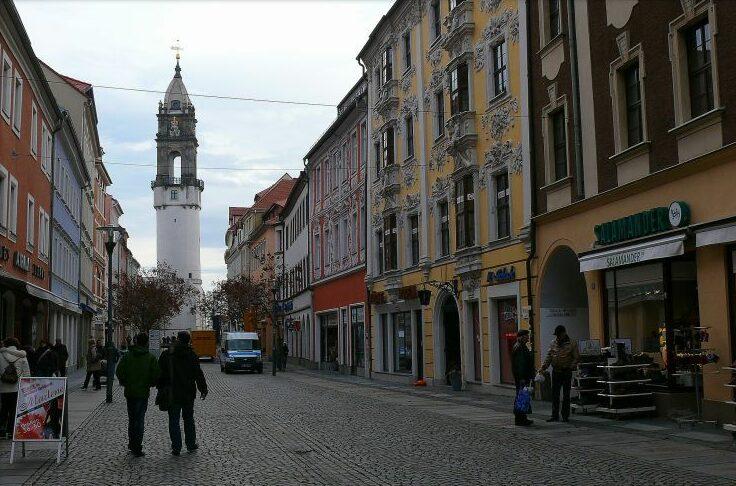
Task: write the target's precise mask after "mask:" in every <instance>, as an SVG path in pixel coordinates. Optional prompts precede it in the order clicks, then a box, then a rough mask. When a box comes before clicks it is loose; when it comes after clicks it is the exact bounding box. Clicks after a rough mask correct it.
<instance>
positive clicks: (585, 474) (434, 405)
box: [26, 364, 736, 486]
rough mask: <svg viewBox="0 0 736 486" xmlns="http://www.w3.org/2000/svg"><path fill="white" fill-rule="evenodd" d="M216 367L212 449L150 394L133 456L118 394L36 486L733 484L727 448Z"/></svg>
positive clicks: (406, 393) (304, 375)
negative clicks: (170, 426) (178, 433)
mask: <svg viewBox="0 0 736 486" xmlns="http://www.w3.org/2000/svg"><path fill="white" fill-rule="evenodd" d="M203 366H204V368H205V372H206V374H207V378H208V381H209V386H210V394H209V396H208V398H207V400H205V401H204V402H202V401H198V402H197V404H196V419H197V432H198V440H199V444H200V449H199V451H197V452H196V453H193V454H187V453H183V454H182V455H181V456H180V457H174V456H172V455H171V454H170V453H169V440H168V433H167V428H166V417H165V415H164V413H162V412H160V411H158V409H157V408H155V406H154V405H153V400H151V403H150V405H149V411H148V415H147V428H146V436H145V439H144V449H145V452H146V457H144V458H141V459H136V458H134V457H133V456H132V455H131V454H129V453H127V451H126V443H127V440H126V426H127V422H126V416H125V404H124V400H123V398H122V396H121V395H120V394H118V396H117V398H116V401H115V403H114V404H113V405H112V406H109V407H108V406H106V405H104V404H103V405H102V406H100V408H98V409H97V411H96V412H94V413H92V415H91V416H90V417H89V419H88V421H87V422H86V423H85V424H84V425H82V426H81V427H80V428H79V429H78V431H77V433H76V434H75V435H74V437H73V439H72V442H71V446H70V452H69V458H68V459H66V460H64V461H63V462H62V463H61V464H60V465H59V466H56V465H51V464H50V463H49V466H47V467H44V468H41V469H40V470H39V471H38V472H37V473H36V474H35V475H34V476H33V477H32V478H30V480H29V481H28V482H27V483H26V484H39V485H51V484H60V485H61V484H64V485H70V484H74V485H79V486H81V485H94V486H102V485H113V484H114V485H118V484H157V485H161V486H163V485H179V484H195V485H204V484H217V485H218V486H219V485H229V484H233V485H240V484H421V485H427V484H586V485H587V484H596V483H598V484H670V485H673V484H709V485H717V484H733V477H732V476H729V474H733V472H734V470H733V464H734V462H736V461H734V458H735V457H736V454H734V453H733V450H732V449H731V450H728V448H727V447H723V448H720V449H719V448H712V447H705V446H700V445H697V444H690V443H680V442H677V441H671V440H662V439H657V438H652V437H650V436H647V435H646V434H636V433H627V432H619V431H614V430H608V429H602V428H595V427H594V426H588V425H584V424H582V423H580V422H576V423H572V424H555V425H548V424H546V423H539V422H540V420H537V423H536V425H535V426H534V427H532V428H529V429H519V428H515V427H514V426H512V425H510V424H511V423H512V421H513V420H512V417H511V415H510V414H509V413H508V412H506V411H501V408H499V407H494V406H493V405H492V404H491V402H490V401H485V402H479V401H477V400H474V399H469V398H464V400H463V401H458V402H451V401H449V399H448V398H447V397H450V395H449V394H442V393H434V392H432V391H431V390H420V391H412V390H408V389H403V390H402V389H398V387H392V386H383V385H380V384H375V383H371V382H361V383H353V382H350V381H349V380H344V379H333V378H331V377H325V376H321V375H318V374H316V373H313V372H306V371H290V372H288V373H286V374H279V375H278V376H277V377H276V378H275V379H274V378H273V377H272V376H271V375H270V374H268V373H267V372H264V374H263V375H225V374H221V373H220V372H219V369H218V366H217V365H210V364H207V365H203ZM394 388H397V389H394ZM719 462H720V463H721V464H718V465H713V464H714V463H719ZM709 474H719V476H712V475H709ZM729 477H731V479H728V478H729Z"/></svg>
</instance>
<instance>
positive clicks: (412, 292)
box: [399, 285, 417, 300]
mask: <svg viewBox="0 0 736 486" xmlns="http://www.w3.org/2000/svg"><path fill="white" fill-rule="evenodd" d="M416 298H417V286H416V285H408V286H406V287H401V288H400V289H399V299H403V300H412V299H416Z"/></svg>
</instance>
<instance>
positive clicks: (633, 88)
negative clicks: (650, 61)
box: [623, 62, 644, 147]
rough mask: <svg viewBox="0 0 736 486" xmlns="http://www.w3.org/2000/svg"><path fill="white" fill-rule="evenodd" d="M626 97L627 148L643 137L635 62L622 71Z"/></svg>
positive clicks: (636, 64)
mask: <svg viewBox="0 0 736 486" xmlns="http://www.w3.org/2000/svg"><path fill="white" fill-rule="evenodd" d="M623 81H624V91H625V96H626V132H627V137H628V138H627V140H628V146H629V147H631V146H632V145H636V144H637V143H639V142H641V141H642V139H643V137H644V132H643V129H642V128H643V127H642V120H641V84H640V82H639V63H638V62H636V63H634V64H632V65H631V66H630V67H628V68H626V69H625V70H624V71H623Z"/></svg>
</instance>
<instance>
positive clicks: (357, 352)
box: [350, 306, 365, 367]
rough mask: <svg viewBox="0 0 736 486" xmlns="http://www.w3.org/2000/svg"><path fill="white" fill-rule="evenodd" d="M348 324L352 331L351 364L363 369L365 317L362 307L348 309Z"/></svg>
mask: <svg viewBox="0 0 736 486" xmlns="http://www.w3.org/2000/svg"><path fill="white" fill-rule="evenodd" d="M350 323H351V328H352V330H353V336H352V341H353V364H354V365H355V366H359V367H363V366H364V363H365V346H364V341H365V317H364V310H363V306H355V307H351V308H350Z"/></svg>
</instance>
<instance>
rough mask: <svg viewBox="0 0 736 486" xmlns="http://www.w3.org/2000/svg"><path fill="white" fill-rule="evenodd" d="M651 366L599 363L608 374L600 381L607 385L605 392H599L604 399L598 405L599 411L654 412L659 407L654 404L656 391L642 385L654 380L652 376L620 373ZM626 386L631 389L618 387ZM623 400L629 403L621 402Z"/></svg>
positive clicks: (617, 413)
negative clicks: (644, 388)
mask: <svg viewBox="0 0 736 486" xmlns="http://www.w3.org/2000/svg"><path fill="white" fill-rule="evenodd" d="M649 366H651V363H632V364H621V365H616V364H609V365H598V368H599V369H602V370H603V371H604V373H605V374H606V376H605V377H603V378H604V379H603V380H599V381H598V383H600V384H602V385H604V386H605V387H606V389H605V390H603V393H598V396H599V397H600V398H601V399H602V400H601V403H602V405H601V406H599V407H598V409H597V410H596V411H597V412H601V413H608V414H612V415H629V414H636V413H647V412H653V411H655V410H656V409H657V407H655V406H654V392H649V391H643V390H642V389H640V388H641V386H642V385H643V384H644V383H649V382H650V381H652V380H651V379H650V378H631V377H622V376H620V375H619V374H618V373H620V372H622V371H628V372H631V371H635V372H637V371H639V370H643V369H644V368H648V367H649ZM621 386H626V387H627V388H629V389H630V390H629V391H625V392H622V391H621V390H620V389H618V387H621ZM622 400H626V402H627V403H625V404H621V401H622Z"/></svg>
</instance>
